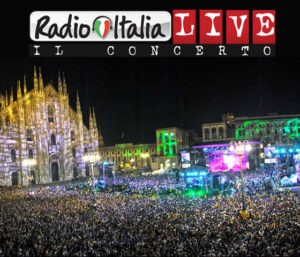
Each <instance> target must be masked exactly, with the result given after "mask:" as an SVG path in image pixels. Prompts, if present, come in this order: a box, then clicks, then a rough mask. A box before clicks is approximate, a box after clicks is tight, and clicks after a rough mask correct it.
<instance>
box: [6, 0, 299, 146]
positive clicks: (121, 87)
mask: <svg viewBox="0 0 300 257" xmlns="http://www.w3.org/2000/svg"><path fill="white" fill-rule="evenodd" d="M116 2H117V1H98V2H95V1H94V2H91V3H90V2H78V1H77V2H76V3H75V2H73V3H70V2H68V1H65V2H63V1H59V2H55V1H42V2H41V1H38V3H36V4H33V2H32V3H31V6H30V5H29V3H27V2H26V5H27V6H26V8H15V5H16V3H15V2H13V1H10V2H7V3H6V5H5V7H4V6H3V10H2V11H3V13H8V14H9V15H8V16H9V17H8V18H7V16H6V15H2V16H0V24H1V45H2V48H1V51H0V57H1V58H0V92H2V93H3V94H4V93H5V90H9V91H10V88H11V86H13V87H14V92H15V94H16V84H17V80H23V76H24V74H25V75H26V77H27V85H28V88H29V89H30V88H32V77H33V66H34V65H36V66H41V68H42V73H43V77H44V83H45V84H46V83H48V82H50V81H51V80H52V81H53V82H54V85H55V87H56V88H57V72H58V71H61V72H65V75H66V80H67V84H68V91H69V95H70V102H71V106H72V107H73V108H75V102H76V90H78V92H79V94H80V99H81V107H82V110H83V111H84V121H85V123H86V124H87V121H88V108H89V107H90V106H91V107H94V108H95V113H96V116H97V121H98V126H99V129H100V130H101V131H102V134H103V136H104V142H105V144H106V145H114V144H116V143H121V142H133V143H150V142H155V129H157V128H162V127H169V126H179V127H182V128H184V129H194V130H196V131H197V132H198V133H199V134H200V132H201V124H202V123H205V122H213V121H220V120H221V118H222V114H224V113H227V112H232V113H233V114H234V115H236V116H254V115H266V114H268V113H279V114H295V113H300V101H299V97H300V85H299V82H300V51H298V50H297V48H298V40H296V39H295V36H296V35H297V33H296V32H295V31H294V30H295V29H296V30H297V28H298V24H299V14H298V9H297V8H295V7H294V3H292V2H291V1H289V2H288V1H282V0H251V1H241V0H185V1H174V0H163V1H154V0H153V1H143V2H141V3H138V4H137V3H136V1H119V2H117V3H118V4H116ZM9 4H11V6H9ZM173 9H195V10H197V11H198V10H200V9H224V10H230V9H249V10H253V9H262V10H263V9H275V10H276V19H277V22H276V34H277V35H276V57H275V58H242V57H240V58H224V59H223V58H221V57H215V58H183V57H179V58H176V57H174V58H162V57H159V58H155V59H152V58H150V57H149V58H138V57H133V58H89V59H88V58H86V59H85V58H69V59H64V58H57V59H56V58H49V59H43V58H36V59H33V58H32V59H30V58H28V44H29V43H32V42H31V41H30V38H29V25H28V24H29V15H30V13H31V12H32V11H36V10H167V11H169V12H172V10H173ZM16 44H17V46H16ZM123 132H124V138H121V135H122V133H123Z"/></svg>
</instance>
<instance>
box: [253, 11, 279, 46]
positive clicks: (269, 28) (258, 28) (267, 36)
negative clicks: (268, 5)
mask: <svg viewBox="0 0 300 257" xmlns="http://www.w3.org/2000/svg"><path fill="white" fill-rule="evenodd" d="M252 20H253V26H252V33H253V34H252V41H253V42H252V43H253V44H275V41H276V40H275V27H276V26H275V24H276V19H275V10H253V16H252Z"/></svg>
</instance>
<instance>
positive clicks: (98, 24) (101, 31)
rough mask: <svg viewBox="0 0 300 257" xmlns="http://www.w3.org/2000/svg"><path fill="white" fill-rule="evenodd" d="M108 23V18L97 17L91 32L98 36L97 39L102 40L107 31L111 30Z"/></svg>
mask: <svg viewBox="0 0 300 257" xmlns="http://www.w3.org/2000/svg"><path fill="white" fill-rule="evenodd" d="M110 23H111V21H110V19H109V18H108V17H106V16H99V17H97V18H96V19H95V21H94V24H93V30H94V31H95V32H96V33H97V34H98V36H99V37H101V38H104V37H105V36H106V35H107V33H108V31H109V30H110V29H111V28H112V27H111V26H110Z"/></svg>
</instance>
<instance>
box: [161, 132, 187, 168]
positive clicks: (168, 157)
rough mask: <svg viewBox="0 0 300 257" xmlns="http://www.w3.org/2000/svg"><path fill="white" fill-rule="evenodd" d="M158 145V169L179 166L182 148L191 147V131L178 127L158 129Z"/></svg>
mask: <svg viewBox="0 0 300 257" xmlns="http://www.w3.org/2000/svg"><path fill="white" fill-rule="evenodd" d="M156 147H157V157H156V159H155V163H156V164H157V165H156V167H155V168H156V169H168V168H175V167H178V165H179V162H180V160H179V152H180V150H182V149H185V148H188V147H189V133H188V131H186V130H183V129H181V128H178V127H170V128H161V129H157V130H156Z"/></svg>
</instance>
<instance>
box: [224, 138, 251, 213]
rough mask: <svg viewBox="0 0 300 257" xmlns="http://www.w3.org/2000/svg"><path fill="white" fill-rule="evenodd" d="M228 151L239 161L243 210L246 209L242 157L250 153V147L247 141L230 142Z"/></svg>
mask: <svg viewBox="0 0 300 257" xmlns="http://www.w3.org/2000/svg"><path fill="white" fill-rule="evenodd" d="M229 151H231V152H234V153H236V154H237V155H238V156H239V160H240V174H241V190H242V205H243V210H245V209H246V204H245V194H244V187H245V185H244V184H245V183H244V176H243V156H244V154H245V153H248V152H250V151H251V145H250V143H249V142H248V141H247V140H244V141H232V142H230V146H229Z"/></svg>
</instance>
